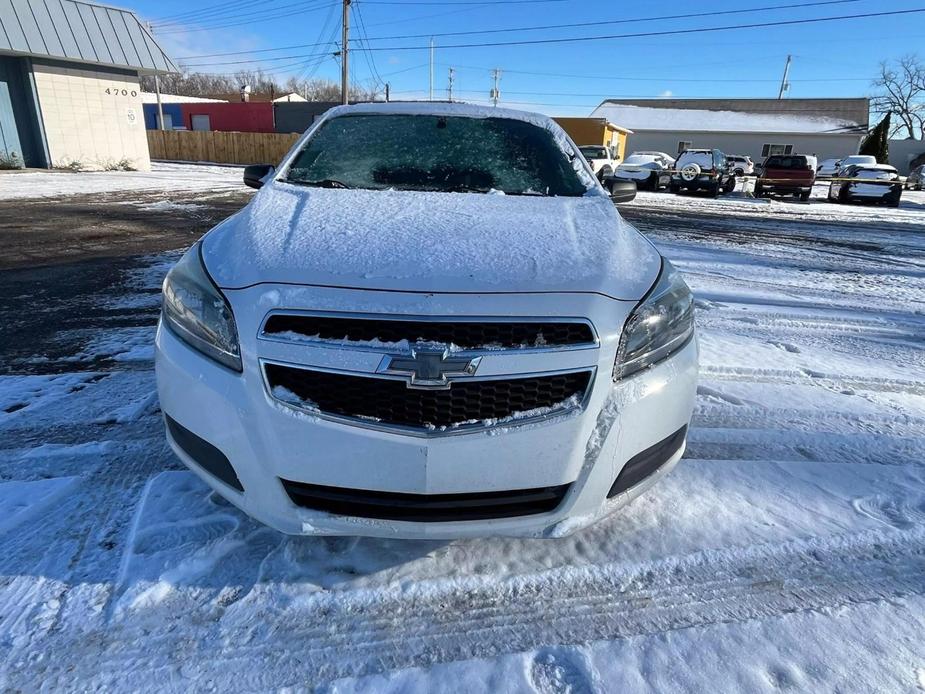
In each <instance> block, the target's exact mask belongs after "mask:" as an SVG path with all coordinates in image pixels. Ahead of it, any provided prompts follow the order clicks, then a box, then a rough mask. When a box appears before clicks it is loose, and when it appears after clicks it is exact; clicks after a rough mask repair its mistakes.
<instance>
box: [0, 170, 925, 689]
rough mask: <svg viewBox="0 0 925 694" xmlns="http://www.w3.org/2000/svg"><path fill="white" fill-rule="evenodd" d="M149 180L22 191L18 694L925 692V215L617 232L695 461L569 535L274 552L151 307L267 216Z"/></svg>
mask: <svg viewBox="0 0 925 694" xmlns="http://www.w3.org/2000/svg"><path fill="white" fill-rule="evenodd" d="M141 176H142V175H140V174H138V175H136V174H118V173H109V174H85V175H83V176H81V177H80V181H81V182H80V184H79V185H77V184H76V182H75V181H73V180H70V179H72V178H75V177H73V176H71V175H70V174H65V173H48V174H10V175H6V176H4V177H3V178H0V239H2V240H3V242H4V248H5V254H4V257H3V258H2V259H0V373H2V375H0V531H2V533H0V657H2V658H3V660H4V661H5V663H6V667H5V669H4V671H3V674H2V675H0V685H2V687H3V688H5V689H9V690H14V691H15V690H32V689H35V688H36V683H41V684H42V686H43V687H44V688H46V689H48V690H54V689H59V688H62V687H65V686H68V685H70V686H73V683H74V682H80V683H81V686H83V687H85V688H86V689H88V690H95V689H100V688H104V689H116V688H118V689H121V690H135V689H140V688H144V687H145V686H150V684H151V683H152V682H157V683H158V685H159V686H160V687H162V688H163V689H168V690H175V691H182V690H187V689H190V688H192V687H194V686H195V687H196V688H198V689H216V690H219V689H228V688H229V686H231V685H233V687H234V688H235V689H249V690H267V689H279V688H282V687H296V688H311V687H315V686H319V685H330V691H382V690H387V691H409V690H415V689H417V690H419V691H434V690H441V689H442V690H448V689H456V690H460V689H463V688H465V687H466V686H467V685H469V684H473V683H476V682H479V683H482V685H483V686H484V683H485V682H492V681H496V682H499V681H503V682H504V683H505V686H506V687H508V688H509V689H510V688H512V687H511V685H512V683H513V688H514V689H517V690H521V691H539V692H547V691H563V689H562V687H563V686H564V684H567V685H569V686H571V687H572V689H571V691H594V690H597V689H600V688H601V685H602V683H606V688H607V689H609V690H614V691H620V690H622V689H629V688H633V687H639V686H642V683H644V682H646V681H647V680H648V684H649V686H650V687H653V688H655V689H656V690H657V691H678V690H697V689H703V690H706V689H708V688H713V687H716V688H720V689H727V690H738V691H776V690H779V689H787V688H791V689H793V690H794V691H838V690H841V689H845V688H848V689H851V690H853V691H912V690H914V689H915V688H916V687H920V688H925V660H923V659H922V650H921V645H920V640H921V633H922V632H923V630H925V622H923V615H925V609H923V608H925V599H923V597H922V594H923V592H925V583H923V580H922V576H923V575H925V462H923V461H925V433H923V432H925V350H923V344H925V193H921V192H906V193H904V194H903V200H902V204H901V206H900V207H899V208H898V209H885V208H877V207H862V206H854V205H851V206H848V205H837V204H832V203H828V202H826V201H825V188H824V186H820V185H817V187H816V188H815V190H814V195H813V198H811V200H810V201H809V202H808V203H795V202H791V201H778V200H766V199H764V200H755V199H752V198H749V197H746V196H745V195H743V194H742V193H741V192H739V193H736V194H733V195H731V196H726V197H721V198H719V199H717V200H713V199H709V198H706V197H698V196H674V195H671V194H669V193H666V192H661V193H640V194H639V195H638V197H637V198H636V200H635V201H633V202H631V203H627V204H625V205H621V207H620V209H621V213H622V214H623V215H624V217H625V218H627V219H628V220H630V221H631V222H632V223H633V224H635V225H636V226H637V227H638V228H639V229H640V230H641V231H643V232H644V233H646V234H647V235H648V236H649V238H650V239H651V240H652V241H653V242H654V243H655V244H656V245H657V246H658V247H659V249H660V250H661V251H662V253H663V254H664V255H665V256H667V257H668V258H670V259H671V261H672V262H673V263H674V264H675V265H676V266H677V267H678V268H679V269H681V270H682V271H683V273H684V274H685V277H686V279H687V281H688V283H689V284H690V285H691V287H692V289H693V290H694V293H695V295H696V307H697V322H698V329H699V339H700V347H701V379H700V386H699V389H698V402H697V407H696V410H695V414H694V420H693V425H692V430H691V433H690V442H689V447H688V450H687V453H686V455H685V459H684V460H683V461H682V463H681V464H680V465H679V466H678V468H677V469H676V470H675V471H674V472H672V473H671V474H670V475H669V476H668V477H667V478H666V479H665V480H664V481H662V482H661V483H660V484H659V485H657V486H656V487H654V488H653V489H652V490H651V491H650V492H649V493H648V494H646V495H644V496H642V497H641V498H639V499H638V500H636V501H635V502H634V503H633V504H631V505H630V506H629V507H628V508H627V509H625V510H624V511H622V512H620V513H619V514H617V515H614V516H611V517H609V518H607V519H605V520H603V521H601V522H600V523H598V524H597V525H595V526H593V527H592V528H590V529H588V530H586V531H583V532H580V533H577V534H574V535H571V536H569V537H564V538H557V539H544V540H518V539H488V540H466V541H456V542H452V543H446V542H438V541H398V540H382V539H368V538H363V539H342V538H339V539H327V538H301V537H288V536H283V535H280V534H278V533H276V532H274V531H272V530H269V529H268V528H265V527H262V526H260V525H258V524H257V523H256V522H254V521H253V520H251V519H249V518H248V517H246V516H245V515H243V514H242V513H240V512H238V511H237V510H236V509H235V508H233V507H231V506H229V505H228V504H227V502H224V501H223V500H222V499H221V498H219V497H218V496H217V495H215V494H212V493H210V491H209V490H208V488H207V487H206V486H205V485H204V484H203V483H201V482H200V481H199V479H198V478H197V477H195V476H194V475H193V474H192V473H190V472H188V471H186V470H185V468H183V467H182V465H181V464H180V463H179V462H178V461H177V460H176V458H175V457H174V456H173V455H172V454H171V453H170V451H169V450H168V448H167V445H166V443H165V442H164V437H163V429H162V423H161V419H160V414H159V410H158V404H157V398H156V393H155V390H154V375H153V363H152V358H153V345H152V341H153V336H154V326H155V323H156V320H157V315H158V309H159V291H160V289H159V288H160V284H161V281H162V279H163V276H164V274H165V272H166V270H167V269H168V268H169V267H170V265H171V264H172V263H173V262H174V261H175V260H176V259H177V258H178V257H179V254H180V252H181V249H182V248H183V247H185V246H187V245H189V243H191V242H192V241H193V240H194V239H195V238H196V237H198V235H200V234H201V233H203V232H204V231H205V230H206V229H208V228H209V226H211V225H212V224H214V223H215V222H216V221H218V220H219V219H221V218H222V217H224V216H226V215H227V214H230V213H232V212H233V211H234V210H236V209H237V208H239V207H240V206H241V205H243V204H244V203H245V202H246V201H247V200H248V198H249V194H248V193H247V192H245V191H246V189H245V188H243V186H241V184H239V183H238V180H239V176H240V169H236V168H221V167H196V166H192V165H189V166H184V165H158V166H156V169H155V174H154V176H153V177H152V178H143V179H142V178H141ZM30 177H31V178H30ZM139 181H142V182H141V183H139ZM29 220H32V222H31V223H30V222H29ZM24 222H26V223H24ZM731 659H736V661H737V665H738V667H737V668H736V669H735V672H734V673H733V672H732V671H731V670H730V668H728V667H726V664H727V663H728V662H729V661H730V660H731ZM836 662H837V667H836V666H834V665H833V663H836ZM653 672H657V673H658V675H657V677H655V679H654V680H653V679H651V678H652V677H653V674H652V673H653ZM730 677H735V678H736V679H734V680H730V679H728V678H730ZM502 678H503V679H502ZM653 682H654V684H653ZM720 684H722V685H725V686H720ZM473 686H474V685H473ZM557 687H558V689H557Z"/></svg>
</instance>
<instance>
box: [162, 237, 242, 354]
mask: <svg viewBox="0 0 925 694" xmlns="http://www.w3.org/2000/svg"><path fill="white" fill-rule="evenodd" d="M161 316H162V318H163V320H164V323H165V325H167V327H169V328H170V329H171V330H172V331H173V333H174V334H175V335H176V336H177V337H179V338H180V339H181V340H183V341H184V342H185V343H186V344H188V345H189V346H190V347H192V348H193V349H195V350H198V351H200V352H202V353H203V354H205V355H206V356H207V357H210V358H211V359H214V360H215V361H217V362H219V363H220V364H222V365H224V366H227V367H228V368H229V369H234V370H235V371H241V370H242V368H241V349H240V347H239V345H238V329H237V327H236V326H235V323H234V316H233V315H232V313H231V307H230V306H229V305H228V302H227V301H226V300H225V297H224V296H222V293H221V292H220V291H219V289H218V287H216V286H215V284H214V283H213V282H212V279H211V278H210V277H209V274H208V273H207V272H206V268H205V266H204V265H203V262H202V251H201V244H199V243H197V244H196V245H195V246H193V247H192V248H190V249H189V250H188V251H187V252H186V253H185V254H184V256H183V257H182V258H180V262H178V263H177V264H176V265H174V266H173V269H171V271H170V272H168V273H167V277H166V278H165V279H164V301H163V304H162V310H161Z"/></svg>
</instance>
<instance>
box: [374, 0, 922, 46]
mask: <svg viewBox="0 0 925 694" xmlns="http://www.w3.org/2000/svg"><path fill="white" fill-rule="evenodd" d="M922 12H925V7H920V8H915V9H911V10H891V11H888V12H865V13H863V14H847V15H838V16H835V17H816V18H813V19H786V20H780V21H776V22H754V23H751V24H733V25H728V26H719V27H698V28H696V29H672V30H664V31H644V32H637V33H632V34H603V35H597V36H577V37H573V38H555V39H526V40H523V41H488V42H484V43H454V44H444V45H443V46H441V47H442V48H492V47H497V46H505V47H511V46H536V45H541V44H565V43H578V42H582V41H610V40H615V39H632V38H643V37H649V36H683V35H689V34H701V33H708V32H719V31H732V30H736V29H763V28H767V27H782V26H796V25H802V24H819V23H823V22H836V21H843V20H849V19H872V18H874V17H895V16H899V15H910V14H920V13H922ZM370 40H372V39H370ZM426 49H427V46H387V47H386V46H381V47H372V48H369V49H368V50H371V51H420V50H426Z"/></svg>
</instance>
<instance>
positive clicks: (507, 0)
mask: <svg viewBox="0 0 925 694" xmlns="http://www.w3.org/2000/svg"><path fill="white" fill-rule="evenodd" d="M568 1H569V0H463V1H462V2H443V1H441V0H408V2H397V0H367V4H371V5H398V6H403V5H443V6H444V7H453V6H454V5H537V4H540V3H550V2H568Z"/></svg>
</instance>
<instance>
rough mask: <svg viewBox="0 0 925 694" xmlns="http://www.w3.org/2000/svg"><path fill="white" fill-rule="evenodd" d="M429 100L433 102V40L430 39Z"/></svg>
mask: <svg viewBox="0 0 925 694" xmlns="http://www.w3.org/2000/svg"><path fill="white" fill-rule="evenodd" d="M430 100H431V101H433V100H434V39H433V38H431V39H430Z"/></svg>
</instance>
